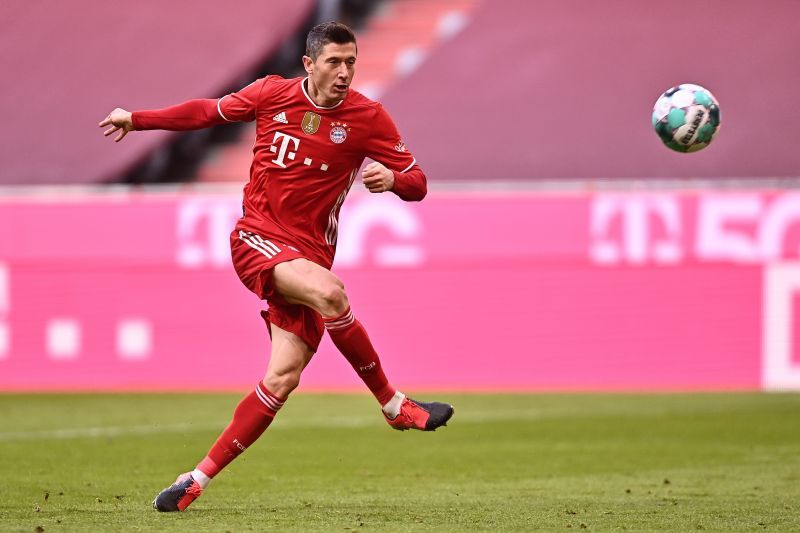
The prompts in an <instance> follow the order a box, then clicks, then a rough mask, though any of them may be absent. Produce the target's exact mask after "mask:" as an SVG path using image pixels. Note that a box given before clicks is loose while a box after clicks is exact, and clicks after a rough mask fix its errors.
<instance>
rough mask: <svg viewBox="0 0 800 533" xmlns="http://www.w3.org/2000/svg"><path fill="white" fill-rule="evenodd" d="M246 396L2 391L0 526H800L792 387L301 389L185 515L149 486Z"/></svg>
mask: <svg viewBox="0 0 800 533" xmlns="http://www.w3.org/2000/svg"><path fill="white" fill-rule="evenodd" d="M239 396H240V395H228V394H225V395H223V394H174V395H169V394H158V395H154V394H143V395H91V394H86V395H11V394H5V395H0V531H42V530H44V531H46V532H53V531H85V530H96V531H100V530H102V531H128V530H131V531H133V530H143V531H170V530H176V531H178V530H180V531H237V532H238V531H248V530H249V531H264V530H273V531H379V530H383V531H426V530H436V531H468V530H500V531H510V530H517V531H530V530H547V531H553V530H568V529H572V530H576V529H587V530H611V529H616V530H625V529H627V530H638V531H641V530H671V531H689V530H718V531H731V530H747V531H757V530H762V529H770V530H783V531H788V530H794V531H797V530H800V395H790V394H775V395H766V394H733V393H730V394H700V395H685V394H675V395H645V394H635V395H617V394H613V395H612V394H604V395H583V394H576V395H556V394H548V395H523V394H520V395H514V394H508V395H489V394H474V395H457V394H436V395H427V394H426V395H420V399H428V398H434V397H435V398H436V399H440V400H443V401H450V402H452V403H453V404H454V405H455V407H456V414H455V416H454V417H453V419H452V420H451V422H450V425H449V426H448V427H446V428H443V429H441V430H439V431H437V432H435V433H420V432H402V433H401V432H397V431H394V430H392V429H390V428H389V426H388V425H386V424H385V422H383V420H382V418H381V416H380V413H379V411H378V410H377V407H376V405H375V404H374V401H373V400H372V399H371V398H370V397H367V396H364V395H321V394H302V393H298V394H295V395H294V396H293V397H292V398H291V400H290V401H289V402H287V404H286V407H285V408H284V410H283V411H282V412H281V413H280V415H279V416H278V418H277V419H276V422H275V423H274V424H273V426H272V428H270V430H269V431H268V432H267V433H266V434H265V435H264V436H263V437H262V438H261V440H259V441H258V442H257V443H256V444H255V445H253V446H252V447H251V448H250V449H249V450H248V451H247V452H246V453H245V454H244V455H243V456H241V457H240V458H239V459H238V460H237V461H236V462H235V463H234V464H233V465H231V467H230V468H229V469H227V470H226V471H224V472H223V473H222V474H220V476H218V478H217V479H216V480H215V481H214V482H213V483H212V484H211V486H210V487H209V488H208V489H207V490H206V492H205V494H204V495H203V496H202V497H201V498H200V499H199V500H197V501H196V502H195V503H194V504H193V505H192V506H191V507H190V508H189V510H188V511H187V512H185V513H174V514H160V513H157V512H155V511H153V509H152V508H151V506H150V502H151V500H152V499H153V496H154V495H155V494H156V493H157V492H158V491H159V490H160V489H161V488H163V487H164V486H166V485H168V484H169V483H171V482H172V481H173V480H174V478H175V476H176V475H177V474H179V473H181V472H183V471H186V470H189V469H191V468H192V467H193V466H194V464H195V463H196V462H197V461H198V460H199V459H201V458H202V457H203V455H204V454H205V451H206V450H207V448H208V447H209V445H210V444H211V443H212V442H213V440H214V439H215V438H216V436H217V434H218V433H219V432H220V430H221V429H222V428H223V427H224V425H225V424H226V423H227V421H228V419H229V416H230V414H231V412H232V410H233V408H234V406H235V405H236V403H237V401H238V399H239Z"/></svg>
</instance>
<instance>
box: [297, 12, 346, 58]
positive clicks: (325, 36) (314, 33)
mask: <svg viewBox="0 0 800 533" xmlns="http://www.w3.org/2000/svg"><path fill="white" fill-rule="evenodd" d="M328 43H336V44H347V43H353V44H356V36H355V34H354V33H353V30H351V29H350V28H349V27H348V26H346V25H345V24H342V23H341V22H323V23H321V24H317V25H316V26H314V27H313V28H311V31H310V32H308V37H307V38H306V55H307V56H308V57H310V58H311V59H313V60H314V61H316V60H317V57H318V56H319V54H320V52H322V48H323V47H324V46H325V45H326V44H328ZM356 46H358V45H357V44H356ZM356 49H358V48H356Z"/></svg>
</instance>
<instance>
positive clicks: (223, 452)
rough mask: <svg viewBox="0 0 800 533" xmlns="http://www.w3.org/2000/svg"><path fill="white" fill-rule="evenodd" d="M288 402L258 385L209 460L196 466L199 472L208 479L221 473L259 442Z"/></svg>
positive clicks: (213, 447) (223, 433)
mask: <svg viewBox="0 0 800 533" xmlns="http://www.w3.org/2000/svg"><path fill="white" fill-rule="evenodd" d="M285 401H286V400H281V399H280V398H278V397H277V396H275V395H274V394H272V393H271V392H269V391H268V390H267V388H266V387H265V386H264V384H263V383H261V382H259V383H258V385H257V386H256V389H255V390H254V391H253V392H251V393H250V394H248V395H247V396H245V397H244V398H242V401H241V402H239V405H237V406H236V410H235V411H234V412H233V420H232V421H231V423H230V424H229V425H228V427H227V428H225V431H223V432H222V435H220V436H219V438H218V439H217V442H215V443H214V445H213V446H212V447H211V449H210V450H209V451H208V455H207V456H206V458H205V459H203V460H202V461H200V464H198V465H197V469H198V470H200V471H201V472H203V473H204V474H205V475H207V476H208V477H214V476H216V475H217V474H219V471H220V470H222V469H223V468H225V467H226V466H228V464H229V463H230V462H231V461H233V460H234V459H236V458H237V457H238V456H239V455H240V454H241V453H242V452H243V451H245V450H246V449H247V447H248V446H250V445H251V444H253V443H254V442H255V441H256V440H258V437H260V436H261V434H262V433H264V430H266V429H267V427H268V426H269V425H270V423H271V422H272V419H273V418H275V414H276V413H277V412H278V410H279V409H280V408H281V407H283V403H284V402H285Z"/></svg>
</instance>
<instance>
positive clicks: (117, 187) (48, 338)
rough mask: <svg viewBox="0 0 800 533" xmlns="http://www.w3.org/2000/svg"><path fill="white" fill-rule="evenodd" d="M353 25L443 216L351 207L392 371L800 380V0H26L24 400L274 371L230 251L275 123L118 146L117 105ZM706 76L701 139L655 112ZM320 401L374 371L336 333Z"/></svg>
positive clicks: (346, 231)
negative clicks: (718, 116)
mask: <svg viewBox="0 0 800 533" xmlns="http://www.w3.org/2000/svg"><path fill="white" fill-rule="evenodd" d="M330 19H339V20H342V21H344V22H347V23H350V24H351V25H352V26H353V27H354V28H355V29H356V30H357V32H356V33H357V36H358V45H359V60H358V68H357V73H356V78H355V84H354V87H355V88H356V89H357V90H360V91H362V92H364V93H365V94H367V95H369V96H371V97H373V98H376V99H379V100H380V101H382V102H383V103H384V105H385V106H386V107H387V108H388V110H389V111H390V113H391V114H392V116H393V118H394V119H395V120H396V122H397V123H398V126H399V129H400V131H401V132H402V134H403V136H404V138H405V141H406V143H407V144H408V146H409V148H410V149H411V150H412V151H413V152H414V154H415V155H416V157H417V159H418V161H420V163H421V165H422V167H423V168H424V169H425V170H426V173H427V175H428V179H429V188H430V193H429V196H428V198H427V199H426V200H425V201H424V202H422V203H421V204H418V205H411V204H405V203H403V202H401V201H399V200H398V199H397V198H394V197H391V196H390V195H369V194H367V193H365V192H364V191H362V190H357V189H358V187H354V190H353V192H351V195H350V198H349V199H348V201H347V202H346V203H345V206H344V209H343V210H342V215H341V225H340V227H341V230H340V238H339V250H338V254H337V261H336V264H335V266H334V270H335V271H336V272H337V273H338V274H339V275H340V276H341V277H342V278H343V279H344V281H345V283H346V284H347V286H348V289H349V292H350V298H351V301H353V302H354V306H355V307H356V308H357V309H358V314H359V316H360V318H361V319H362V321H363V322H364V323H365V324H366V325H367V327H368V328H369V331H370V334H371V336H372V337H373V339H374V340H375V341H376V344H377V346H378V347H379V351H380V352H381V353H382V357H383V359H384V364H385V366H386V367H387V368H388V369H389V372H390V375H391V376H392V379H393V381H395V382H396V383H398V384H402V387H403V388H404V389H408V390H426V391H450V392H456V391H459V392H478V391H480V392H542V391H570V392H579V391H580V392H597V391H605V392H631V391H636V392H644V391H650V392H652V391H662V392H675V391H683V392H688V391H693V392H708V391H749V392H755V391H797V390H800V192H798V190H797V187H798V185H799V184H800V181H799V180H798V176H800V150H798V147H797V146H798V143H797V140H798V134H797V131H798V124H800V105H799V104H798V101H799V100H798V98H797V96H796V92H797V87H798V84H800V68H798V62H797V58H798V57H800V40H798V37H797V21H798V20H800V3H798V2H796V1H793V0H770V1H769V2H757V1H755V0H707V1H702V2H690V1H688V0H675V1H671V2H667V3H664V2H643V1H640V0H608V1H606V2H588V1H582V0H531V1H526V0H500V1H488V0H384V1H369V0H330V1H325V0H320V1H314V0H271V1H257V0H237V1H236V2H231V3H228V4H225V5H221V4H220V3H219V2H212V1H208V0H197V1H193V2H183V1H173V2H157V1H155V0H142V1H138V2H133V3H127V4H124V5H122V4H118V3H113V2H100V1H96V0H78V1H75V2H65V3H53V2H41V1H19V0H8V1H4V2H2V3H0V26H2V31H0V71H2V72H3V73H4V74H3V78H4V81H3V85H2V88H1V89H0V117H2V119H0V161H1V162H2V164H1V165H0V391H4V392H26V393H30V392H33V393H37V392H54V391H61V392H64V391H72V392H100V391H104V392H123V391H124V392H154V391H184V392H186V391H196V392H200V391H217V392H221V391H242V390H246V389H247V388H249V387H250V386H251V385H252V383H253V382H254V381H255V380H257V379H258V377H259V376H261V375H262V373H263V370H264V368H265V365H266V356H267V354H268V339H267V335H266V331H265V330H264V328H263V322H262V320H261V318H260V316H259V314H258V311H259V309H260V308H261V303H260V302H258V301H257V300H256V299H255V298H254V297H252V295H251V294H250V293H248V292H247V291H246V289H244V288H243V287H242V286H240V282H239V280H238V279H237V277H236V275H235V273H234V272H233V269H232V268H231V266H230V257H229V250H228V234H229V232H230V230H231V228H232V226H233V223H234V221H235V220H236V218H238V216H239V215H240V207H239V205H240V194H241V188H242V186H243V185H244V183H245V181H246V180H247V176H248V169H249V164H250V157H251V148H252V138H253V131H254V128H253V127H252V125H248V124H244V125H239V124H237V125H225V126H221V127H218V128H215V129H212V130H207V131H198V132H192V133H185V134H174V133H169V132H147V133H133V134H131V135H129V136H128V137H126V139H125V140H124V142H122V143H120V144H114V143H113V142H111V141H110V140H109V139H106V138H103V136H102V134H101V130H100V129H99V128H97V126H96V124H97V122H98V121H99V120H101V119H102V118H103V117H105V116H106V114H107V113H108V112H109V111H110V110H111V109H112V108H114V107H117V106H119V107H124V108H126V109H143V108H157V107H164V106H167V105H171V104H174V103H177V102H180V101H183V100H187V99H190V98H212V97H219V96H222V95H224V94H227V93H228V92H230V91H233V90H236V89H238V88H240V87H242V86H244V85H246V84H247V83H249V82H250V81H252V80H253V79H255V78H256V77H260V76H262V75H264V74H266V73H278V74H282V75H285V76H287V77H288V76H295V75H299V74H300V72H301V69H300V67H301V63H300V56H301V55H302V53H303V47H304V36H305V34H306V32H307V31H308V29H309V28H310V27H311V26H312V25H313V24H315V23H316V22H318V21H321V20H330ZM684 82H691V83H698V84H701V85H703V86H705V87H707V88H709V89H710V90H711V91H712V92H713V93H714V94H715V95H716V97H717V98H718V99H719V101H720V106H721V110H722V129H721V132H720V134H719V135H718V137H717V139H716V140H715V141H714V143H713V144H712V146H711V147H709V148H708V149H706V150H704V151H702V152H699V153H696V154H678V153H674V152H671V151H670V150H668V149H666V148H665V147H664V146H663V145H662V144H661V142H660V141H659V139H658V137H657V136H656V135H655V133H654V132H653V131H652V128H651V125H650V111H651V109H652V105H653V103H654V102H655V100H656V98H657V97H658V96H659V94H661V92H662V91H664V90H665V89H667V88H668V87H670V86H673V85H677V84H679V83H684ZM221 361H224V362H225V366H224V367H221V366H220V362H221ZM301 390H302V391H317V392H330V391H360V390H361V386H360V384H359V382H358V381H357V380H356V378H355V376H354V375H352V371H351V369H350V368H349V366H348V365H347V364H346V362H344V360H343V359H342V358H341V357H340V356H339V355H338V354H337V353H336V352H335V349H334V348H333V346H332V345H331V344H330V343H329V341H328V340H327V339H326V340H324V341H323V344H322V346H321V348H320V351H319V352H318V354H317V355H316V356H315V359H314V360H313V361H312V363H311V365H310V367H309V368H308V370H307V372H306V374H305V375H304V381H303V384H302V385H301ZM6 398H12V396H11V395H7V396H6ZM2 401H3V400H2V397H0V402H2ZM796 405H797V404H796V403H794V404H793V406H794V407H793V408H792V409H794V410H793V411H790V412H793V413H794V414H797V410H796ZM9 409H11V408H10V407H9ZM12 412H13V409H11V411H9V410H6V415H7V416H10V414H9V413H12ZM3 416H4V415H3V412H0V420H2V418H3ZM8 420H11V418H9V419H7V421H8ZM4 425H5V424H4ZM448 429H449V428H448ZM2 431H3V428H0V444H2V441H3V440H4V439H3V435H2V433H1V432H2ZM212 433H213V431H212ZM6 437H7V435H6ZM5 440H8V439H5ZM12 440H13V439H12ZM794 444H795V445H796V444H797V442H796V440H795V441H794ZM160 474H161V475H162V476H163V472H162V473H160ZM576 527H577V522H576Z"/></svg>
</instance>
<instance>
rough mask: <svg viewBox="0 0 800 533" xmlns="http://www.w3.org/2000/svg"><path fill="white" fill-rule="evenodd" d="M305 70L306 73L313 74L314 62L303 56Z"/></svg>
mask: <svg viewBox="0 0 800 533" xmlns="http://www.w3.org/2000/svg"><path fill="white" fill-rule="evenodd" d="M303 68H304V69H306V73H308V74H311V72H312V71H313V70H314V60H313V59H311V58H310V57H308V56H303Z"/></svg>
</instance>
